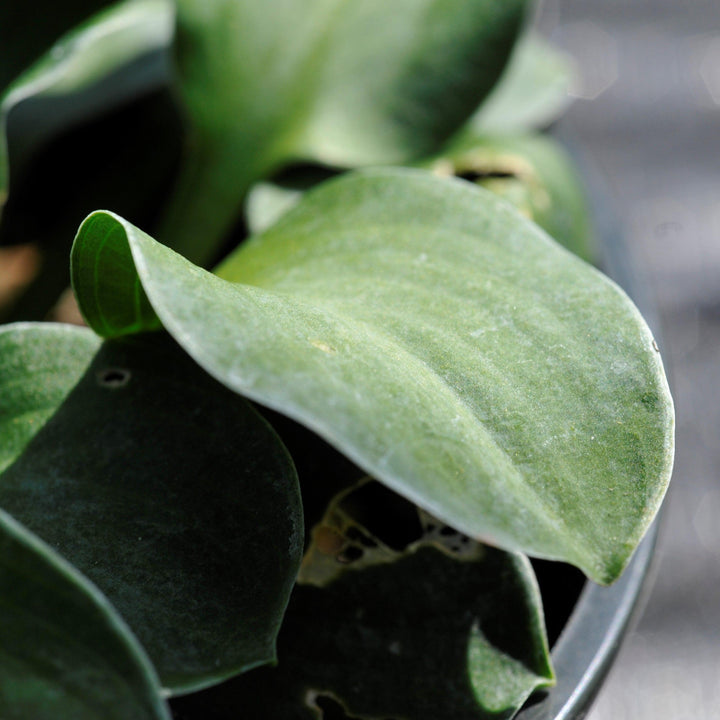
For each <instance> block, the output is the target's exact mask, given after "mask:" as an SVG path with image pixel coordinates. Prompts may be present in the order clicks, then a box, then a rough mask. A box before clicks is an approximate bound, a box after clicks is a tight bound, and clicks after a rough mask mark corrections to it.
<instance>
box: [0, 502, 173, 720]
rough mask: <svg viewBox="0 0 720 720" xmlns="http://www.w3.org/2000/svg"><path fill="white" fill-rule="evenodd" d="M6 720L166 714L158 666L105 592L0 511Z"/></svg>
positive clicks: (1, 696) (120, 719)
mask: <svg viewBox="0 0 720 720" xmlns="http://www.w3.org/2000/svg"><path fill="white" fill-rule="evenodd" d="M0 598H1V601H0V605H1V607H2V611H1V612H0V715H1V716H2V718H3V720H30V718H32V720H58V719H59V718H61V719H63V720H64V719H65V718H72V720H127V719H128V718H137V720H168V719H169V717H170V715H169V713H168V711H167V709H166V707H165V704H164V703H163V702H162V700H161V698H160V686H159V683H158V680H157V677H156V676H155V672H154V670H153V669H152V666H151V665H150V662H149V661H148V659H147V657H146V656H145V654H144V652H143V650H142V648H141V647H140V646H139V644H138V642H137V640H135V638H134V636H133V635H132V634H131V633H130V631H129V629H128V628H127V626H126V625H125V624H124V623H123V622H122V621H121V620H120V619H119V618H118V615H117V613H116V612H115V610H114V609H113V608H112V607H110V605H109V604H108V602H107V600H106V599H105V597H104V596H103V595H101V594H100V593H99V592H98V591H97V589H96V588H95V587H93V586H92V585H91V584H90V583H89V582H87V580H86V579H85V578H83V577H82V576H81V575H80V574H79V573H78V572H77V571H76V570H75V569H74V568H72V567H71V566H70V565H68V564H67V563H66V562H65V561H64V560H62V558H60V557H59V556H58V555H57V554H56V553H55V552H53V551H52V550H51V549H50V548H49V547H48V546H47V545H45V544H44V543H42V542H41V541H40V540H38V539H37V538H36V537H34V536H33V535H31V534H30V533H28V532H27V531H26V530H25V529H24V528H22V527H21V526H20V525H18V524H17V523H16V522H15V521H14V520H13V519H12V518H10V517H9V516H8V515H7V514H6V513H4V512H2V511H0Z"/></svg>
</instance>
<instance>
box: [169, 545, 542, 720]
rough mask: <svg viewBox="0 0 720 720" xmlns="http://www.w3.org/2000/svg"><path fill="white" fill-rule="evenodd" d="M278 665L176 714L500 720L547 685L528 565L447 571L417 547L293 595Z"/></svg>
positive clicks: (469, 564) (505, 562)
mask: <svg viewBox="0 0 720 720" xmlns="http://www.w3.org/2000/svg"><path fill="white" fill-rule="evenodd" d="M278 658H279V663H278V665H277V667H276V668H261V669H259V670H254V671H253V672H251V673H248V674H246V675H244V676H243V677H242V678H238V679H237V680H235V681H232V682H230V683H227V684H226V685H224V686H222V687H220V688H217V690H213V691H211V692H208V693H205V694H201V695H199V696H198V697H197V698H195V697H189V698H187V699H184V698H183V699H181V700H180V701H179V702H178V703H177V708H178V709H180V711H181V712H182V713H183V714H184V716H187V717H189V718H191V719H192V720H195V719H196V718H197V719H198V720H199V719H200V718H202V717H206V716H207V715H208V714H210V715H212V717H215V718H219V719H222V720H225V719H226V718H227V720H230V719H231V718H234V717H237V714H238V712H241V711H242V712H243V713H249V714H250V715H251V716H252V717H253V718H257V719H258V720H313V719H314V718H317V717H318V710H324V711H325V712H326V713H327V716H329V717H332V716H337V717H343V718H345V717H347V718H358V719H359V718H373V719H374V718H377V719H378V720H384V719H385V718H412V720H437V718H441V717H452V718H457V719H458V720H490V719H491V718H492V720H507V719H508V718H510V717H512V716H513V715H514V714H515V712H516V711H517V710H518V708H519V707H520V706H521V705H522V704H523V702H524V701H525V700H526V699H527V697H528V696H529V695H530V693H531V692H532V691H533V690H534V689H536V688H539V687H545V686H548V685H551V684H552V683H553V675H552V671H551V670H550V668H549V661H548V651H547V644H546V642H545V638H544V634H543V621H542V612H541V609H540V598H539V594H538V591H537V588H536V586H535V581H534V578H533V575H532V570H531V568H530V565H529V563H528V562H527V560H526V559H524V558H521V557H519V556H515V555H511V554H508V553H504V552H501V551H498V550H494V549H491V548H485V549H484V550H483V553H482V555H481V556H480V557H479V558H477V559H475V560H457V559H454V558H451V557H449V556H448V555H446V554H445V553H444V552H442V551H440V550H438V549H436V548H433V547H429V546H423V547H416V548H414V549H413V550H409V551H408V552H406V553H404V554H403V555H401V556H400V557H399V558H398V559H397V560H395V561H394V562H388V563H383V564H379V565H375V566H371V567H366V568H363V569H358V570H348V571H347V572H345V573H344V574H342V575H341V576H340V577H339V578H338V579H336V580H334V581H333V582H332V583H330V584H328V585H326V586H325V587H322V588H318V587H315V586H312V585H298V587H297V588H296V589H295V591H294V592H293V597H292V600H291V602H290V606H289V608H288V614H287V617H286V620H285V623H284V624H283V629H282V631H281V633H280V638H279V640H278ZM331 710H335V713H336V715H331V714H330V712H331Z"/></svg>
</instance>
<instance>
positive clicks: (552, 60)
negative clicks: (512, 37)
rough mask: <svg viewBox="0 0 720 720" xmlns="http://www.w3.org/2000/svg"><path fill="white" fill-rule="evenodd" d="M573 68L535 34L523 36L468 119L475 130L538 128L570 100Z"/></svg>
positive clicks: (558, 52) (556, 115)
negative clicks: (500, 74) (496, 78)
mask: <svg viewBox="0 0 720 720" xmlns="http://www.w3.org/2000/svg"><path fill="white" fill-rule="evenodd" d="M575 74H576V70H575V66H574V64H573V62H572V59H571V58H570V56H569V55H567V54H566V53H564V52H562V51H561V50H558V49H557V48H555V47H554V46H553V45H551V44H550V43H548V42H547V41H546V40H544V39H543V38H542V37H540V36H539V35H536V34H534V33H530V34H528V35H525V36H524V37H523V38H522V39H521V40H520V41H519V42H518V44H517V45H516V47H515V51H514V52H513V55H512V58H511V60H510V63H509V64H508V66H507V68H506V70H505V72H504V73H503V76H502V78H501V80H500V82H499V83H498V84H497V86H496V87H495V89H494V90H493V91H492V93H491V94H490V96H489V97H488V98H487V99H486V100H485V102H483V103H482V105H481V106H480V108H479V110H478V111H477V112H476V113H475V115H474V116H473V117H472V118H471V120H470V122H469V123H468V127H469V128H471V129H472V130H474V131H475V132H494V133H505V132H510V133H513V132H518V131H523V130H531V129H536V128H542V127H545V126H547V125H549V124H550V123H551V122H553V121H554V120H556V119H557V118H558V117H559V116H560V115H562V113H563V112H564V111H565V109H566V108H567V106H568V105H569V104H570V102H571V98H570V95H569V90H570V87H571V85H572V82H573V80H574V78H575Z"/></svg>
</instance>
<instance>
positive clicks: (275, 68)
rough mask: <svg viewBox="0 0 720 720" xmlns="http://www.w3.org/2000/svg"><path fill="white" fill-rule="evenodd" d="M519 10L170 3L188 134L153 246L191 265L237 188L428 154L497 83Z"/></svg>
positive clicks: (448, 0)
mask: <svg viewBox="0 0 720 720" xmlns="http://www.w3.org/2000/svg"><path fill="white" fill-rule="evenodd" d="M526 5H527V3H526V0H505V1H504V2H496V0H394V2H393V3H392V4H388V3H387V2H385V0H363V2H347V1H346V0H266V1H265V2H256V0H178V2H177V8H178V25H177V39H176V43H175V58H176V65H177V73H176V75H177V89H178V93H179V97H180V99H181V102H182V104H183V106H184V107H185V109H186V111H187V115H188V118H189V120H190V124H191V126H192V128H193V131H194V136H193V137H192V138H191V140H190V142H189V143H188V148H187V157H186V161H185V167H184V171H183V174H182V176H181V179H180V183H179V185H178V188H177V191H176V195H175V197H174V199H173V202H172V205H171V206H170V210H169V216H168V217H167V219H166V222H165V224H164V225H163V226H162V228H161V232H160V239H161V240H162V241H163V242H165V243H166V244H171V245H172V246H173V247H176V248H177V249H178V250H179V251H180V252H181V253H182V254H185V255H187V256H188V257H191V258H192V259H194V260H196V261H198V262H200V261H205V260H206V259H207V258H208V257H209V256H211V253H212V244H213V243H214V242H216V241H217V239H218V238H219V237H221V236H222V235H223V234H224V233H225V232H226V230H227V229H228V227H229V226H230V225H231V223H232V222H233V220H235V219H236V217H237V216H238V214H239V210H240V206H241V202H242V199H243V197H244V195H245V193H246V192H247V190H248V188H249V187H250V185H251V184H252V183H254V182H256V181H257V180H259V179H261V178H262V177H264V176H266V175H267V174H268V173H270V172H271V171H273V170H275V169H277V168H278V167H281V166H283V165H285V164H286V163H288V162H290V161H294V160H297V159H310V160H314V161H318V162H323V163H330V164H333V165H341V166H356V165H368V164H378V163H380V164H388V163H396V162H402V161H406V160H409V159H413V158H417V157H421V156H423V155H426V154H428V153H429V152H431V151H433V150H435V149H436V148H438V147H439V145H440V144H441V143H442V142H444V141H445V140H446V139H447V138H448V137H450V135H452V134H453V133H454V132H455V131H456V130H457V129H458V128H459V127H460V126H461V125H462V124H463V123H464V122H465V120H467V118H468V117H470V115H471V114H472V113H473V111H474V110H475V108H476V107H477V105H478V104H479V102H480V101H481V100H482V99H483V98H484V97H485V95H486V94H487V93H488V92H489V90H490V88H491V87H492V86H493V84H494V83H495V81H496V80H497V78H498V77H499V75H500V73H501V71H502V69H503V67H504V65H505V62H506V60H507V58H508V56H509V54H510V51H511V49H512V46H513V43H514V41H515V38H516V35H517V34H518V32H519V29H520V26H521V23H522V20H523V17H524V12H525V7H526Z"/></svg>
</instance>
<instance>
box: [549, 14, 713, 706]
mask: <svg viewBox="0 0 720 720" xmlns="http://www.w3.org/2000/svg"><path fill="white" fill-rule="evenodd" d="M537 22H538V24H539V26H540V29H541V30H542V31H543V33H544V34H545V35H546V36H548V37H549V38H550V39H552V40H553V41H554V42H555V43H556V44H558V45H559V46H561V47H563V48H565V49H566V50H567V51H569V52H570V53H571V54H572V55H573V56H574V57H575V59H576V61H577V62H578V64H579V69H580V75H581V78H580V80H579V82H578V83H577V86H576V87H575V88H574V89H573V95H574V96H575V97H576V98H577V99H576V102H575V103H574V105H573V106H572V107H571V109H570V111H569V112H568V113H567V115H566V116H565V117H564V118H563V120H562V121H561V122H560V123H559V126H558V128H557V132H558V133H559V134H560V135H561V136H562V137H565V138H567V139H568V140H569V141H570V143H571V144H572V145H576V146H577V147H578V149H579V150H580V152H581V154H582V155H583V156H584V161H585V162H587V163H589V164H590V165H591V168H590V170H591V172H596V173H597V174H598V175H599V177H600V179H601V181H602V182H603V184H604V185H606V188H607V193H608V200H609V202H608V206H609V207H610V211H611V212H613V213H614V214H615V215H616V219H617V221H618V224H619V226H620V228H621V230H622V232H623V233H624V235H625V237H626V239H627V241H628V243H629V245H630V247H631V252H632V255H633V260H634V261H635V263H636V264H637V268H638V270H639V273H640V275H641V278H642V279H643V280H644V281H645V282H646V283H647V289H648V291H649V294H650V297H651V299H652V300H653V301H654V303H655V307H656V309H657V311H658V320H659V323H658V324H659V328H655V329H656V330H657V332H658V333H659V334H660V335H661V336H662V340H663V343H664V357H665V362H666V365H667V366H669V371H670V373H671V378H672V386H673V394H674V397H675V404H676V411H677V455H676V463H675V472H674V477H673V483H672V486H671V492H670V496H669V500H668V503H667V505H666V510H665V515H664V518H663V524H664V527H663V532H662V534H661V540H660V559H659V562H658V563H657V566H656V574H657V575H656V579H655V585H654V588H653V590H652V594H651V595H650V597H649V600H648V603H647V606H646V609H645V613H644V615H643V617H642V619H641V621H640V623H639V624H638V625H637V628H636V631H635V632H634V633H633V634H632V635H631V636H630V637H629V638H628V640H627V641H626V642H625V645H624V646H623V650H622V652H621V654H620V658H619V661H618V662H617V663H616V665H615V667H614V669H613V671H612V673H611V675H610V678H609V680H608V681H607V683H606V684H605V686H604V688H603V690H602V692H601V694H600V696H599V698H598V700H597V701H596V703H595V706H594V708H593V710H592V711H591V713H590V716H589V720H650V719H652V720H686V719H687V720H690V719H692V720H710V719H712V718H720V443H718V442H717V428H718V427H719V426H720V3H718V2H717V0H630V1H628V0H546V1H545V3H544V5H543V6H542V7H541V9H540V11H539V14H538V19H537Z"/></svg>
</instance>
